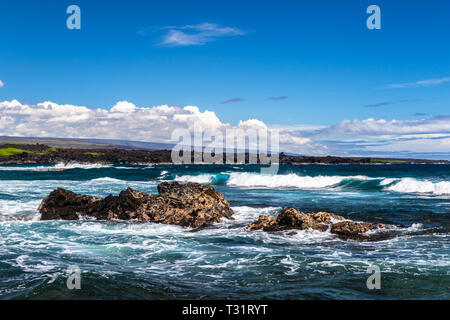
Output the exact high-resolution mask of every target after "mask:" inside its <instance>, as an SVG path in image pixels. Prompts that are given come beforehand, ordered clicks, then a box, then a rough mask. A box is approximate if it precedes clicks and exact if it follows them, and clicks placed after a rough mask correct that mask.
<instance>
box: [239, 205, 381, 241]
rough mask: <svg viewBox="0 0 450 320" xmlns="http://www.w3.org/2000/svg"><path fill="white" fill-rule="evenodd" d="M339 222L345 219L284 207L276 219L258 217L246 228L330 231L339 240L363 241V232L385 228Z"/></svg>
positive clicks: (265, 216)
mask: <svg viewBox="0 0 450 320" xmlns="http://www.w3.org/2000/svg"><path fill="white" fill-rule="evenodd" d="M339 220H345V218H344V217H341V216H338V215H335V214H332V213H329V212H322V211H321V212H314V213H304V212H301V211H299V210H298V209H296V208H292V207H286V208H283V209H282V210H281V212H280V213H279V214H278V216H277V217H276V218H271V217H269V216H267V215H261V216H259V217H258V218H256V220H255V221H254V222H253V223H252V224H250V225H249V226H247V230H249V231H254V230H261V229H262V230H263V231H283V230H293V229H297V230H308V229H312V230H317V231H321V232H324V231H327V230H328V229H330V232H331V233H334V234H336V235H337V236H338V237H339V238H341V239H356V240H365V239H368V237H367V236H365V235H364V233H365V232H367V231H369V230H375V229H379V228H386V226H385V225H382V224H371V223H366V222H355V221H349V220H345V221H339ZM337 221H339V222H337Z"/></svg>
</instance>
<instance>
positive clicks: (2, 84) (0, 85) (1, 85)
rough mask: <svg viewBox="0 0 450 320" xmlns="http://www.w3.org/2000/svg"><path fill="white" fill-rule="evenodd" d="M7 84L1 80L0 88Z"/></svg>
mask: <svg viewBox="0 0 450 320" xmlns="http://www.w3.org/2000/svg"><path fill="white" fill-rule="evenodd" d="M4 86H5V84H4V83H3V81H2V80H0V88H3V87H4Z"/></svg>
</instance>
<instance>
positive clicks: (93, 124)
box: [0, 100, 450, 157]
mask: <svg viewBox="0 0 450 320" xmlns="http://www.w3.org/2000/svg"><path fill="white" fill-rule="evenodd" d="M195 126H201V127H202V129H204V130H205V129H213V130H220V131H222V132H224V131H225V130H226V129H232V128H236V129H244V130H248V129H255V130H261V129H262V130H265V129H266V128H269V129H277V130H279V136H280V150H281V151H285V152H295V153H300V154H308V155H328V154H333V155H364V154H366V155H367V154H373V153H374V152H386V155H389V154H390V155H396V154H399V152H404V154H405V153H407V152H415V155H417V154H418V153H420V152H434V153H436V154H438V153H440V154H442V153H448V154H449V157H450V143H449V141H450V116H440V117H434V118H430V119H420V120H390V121H388V120H384V119H378V120H376V119H365V120H359V119H355V120H344V121H342V122H340V123H337V124H334V125H331V126H327V127H324V126H312V125H295V126H280V125H278V126H268V125H267V124H266V123H264V122H263V121H261V120H258V119H248V120H240V121H239V122H238V124H237V125H235V126H233V125H231V124H229V123H225V122H222V121H221V120H220V119H219V117H218V116H217V115H216V114H215V112H213V111H209V110H201V109H200V108H199V107H197V106H185V107H177V106H169V105H160V106H153V107H138V106H136V105H135V104H133V103H131V102H128V101H119V102H117V103H116V104H115V105H114V106H113V107H112V108H111V109H102V108H97V109H89V108H86V107H84V106H76V105H70V104H57V103H54V102H51V101H46V102H42V103H38V104H36V105H27V104H22V103H20V102H19V101H17V100H11V101H3V102H0V135H11V136H28V137H33V136H35V137H61V138H97V139H121V140H140V141H148V142H166V143H170V142H174V141H171V140H170V138H171V135H172V132H173V131H174V130H175V129H188V130H190V131H191V132H192V131H194V128H195Z"/></svg>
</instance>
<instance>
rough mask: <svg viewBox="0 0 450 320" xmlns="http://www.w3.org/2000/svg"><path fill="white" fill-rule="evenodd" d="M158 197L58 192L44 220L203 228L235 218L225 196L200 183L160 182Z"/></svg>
mask: <svg viewBox="0 0 450 320" xmlns="http://www.w3.org/2000/svg"><path fill="white" fill-rule="evenodd" d="M158 193H159V194H158V195H152V194H148V193H144V192H141V191H138V190H134V189H132V188H128V189H126V190H124V191H122V192H120V194H119V195H118V196H112V195H109V196H108V197H106V198H104V199H102V198H98V197H92V196H87V195H80V194H76V193H73V192H71V191H68V190H65V189H61V188H60V189H57V190H55V191H53V192H52V193H50V195H49V196H47V197H46V198H44V200H42V203H41V205H40V206H39V208H38V211H39V212H40V213H41V220H55V219H63V220H78V219H80V218H85V217H87V218H96V219H98V220H110V221H117V220H137V221H148V222H157V223H165V224H176V225H181V226H185V227H193V228H200V227H205V226H209V225H211V224H213V223H214V222H219V221H220V220H221V218H228V219H233V218H232V215H233V210H232V209H231V208H230V204H229V203H228V201H227V200H226V199H225V197H224V196H223V195H222V194H221V193H219V192H217V191H216V190H214V188H213V187H211V186H209V185H208V186H203V185H200V184H198V183H191V182H189V183H186V184H179V183H178V182H172V183H167V182H164V183H161V184H160V185H158Z"/></svg>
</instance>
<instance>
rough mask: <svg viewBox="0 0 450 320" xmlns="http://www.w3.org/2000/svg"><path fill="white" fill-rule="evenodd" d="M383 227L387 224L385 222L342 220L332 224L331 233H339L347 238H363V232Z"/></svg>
mask: <svg viewBox="0 0 450 320" xmlns="http://www.w3.org/2000/svg"><path fill="white" fill-rule="evenodd" d="M380 228H383V229H385V228H386V226H385V225H384V224H380V223H378V224H373V223H367V222H355V221H342V222H338V223H335V224H333V225H332V226H331V230H330V232H331V233H334V234H337V235H338V236H339V237H341V238H345V239H363V238H366V237H365V236H363V233H365V232H367V231H370V230H376V229H380Z"/></svg>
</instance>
